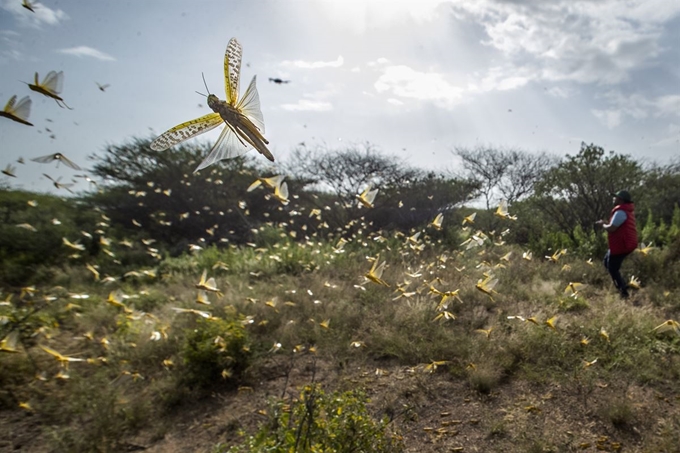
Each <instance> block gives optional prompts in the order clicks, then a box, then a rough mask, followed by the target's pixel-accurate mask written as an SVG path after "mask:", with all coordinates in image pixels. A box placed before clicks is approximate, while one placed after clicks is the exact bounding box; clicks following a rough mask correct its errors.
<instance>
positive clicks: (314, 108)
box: [281, 99, 333, 112]
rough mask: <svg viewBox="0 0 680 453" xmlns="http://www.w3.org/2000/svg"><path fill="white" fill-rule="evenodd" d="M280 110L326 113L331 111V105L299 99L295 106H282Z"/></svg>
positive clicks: (324, 102)
mask: <svg viewBox="0 0 680 453" xmlns="http://www.w3.org/2000/svg"><path fill="white" fill-rule="evenodd" d="M281 108H282V109H283V110H287V111H289V112H327V111H329V110H333V104H331V103H330V102H326V101H317V100H313V99H300V100H299V101H297V102H296V103H295V104H282V105H281Z"/></svg>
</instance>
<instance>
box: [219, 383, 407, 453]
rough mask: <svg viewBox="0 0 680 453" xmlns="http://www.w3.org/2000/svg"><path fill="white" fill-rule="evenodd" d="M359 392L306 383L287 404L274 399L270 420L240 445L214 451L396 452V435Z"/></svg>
mask: <svg viewBox="0 0 680 453" xmlns="http://www.w3.org/2000/svg"><path fill="white" fill-rule="evenodd" d="M367 403H368V399H367V398H366V395H364V393H363V392H361V391H357V390H355V391H348V392H344V393H339V392H335V393H333V394H331V395H326V394H325V393H324V391H323V390H322V389H321V388H319V387H318V386H306V387H305V388H304V389H303V390H302V392H301V394H300V398H299V400H297V401H295V402H294V403H293V404H288V403H287V402H286V401H278V402H276V403H274V404H273V405H272V407H271V408H270V410H269V415H270V419H269V421H268V422H267V423H265V424H263V425H262V426H260V429H259V431H258V432H257V434H255V435H254V436H250V437H248V438H247V439H246V440H245V441H244V442H243V443H242V444H241V445H237V446H233V447H231V448H228V449H227V447H226V446H224V445H217V446H216V447H215V450H214V451H215V452H216V453H220V452H228V453H241V452H248V453H257V452H280V453H284V452H285V453H288V452H292V451H294V452H340V451H348V452H349V451H356V452H372V453H381V452H385V453H390V452H395V453H396V452H402V451H404V447H403V445H402V443H401V441H400V439H399V437H398V436H395V435H391V434H390V433H389V432H388V423H389V422H388V421H387V420H386V419H383V420H380V421H376V420H375V419H374V418H373V417H371V415H370V414H369V412H368V409H367V407H366V404H367Z"/></svg>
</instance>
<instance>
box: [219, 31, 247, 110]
mask: <svg viewBox="0 0 680 453" xmlns="http://www.w3.org/2000/svg"><path fill="white" fill-rule="evenodd" d="M242 55H243V48H242V47H241V44H239V42H238V41H237V40H236V38H231V39H230V40H229V44H227V50H226V52H225V53H224V83H225V89H226V93H227V102H228V103H229V104H231V105H236V103H237V102H238V83H239V78H240V76H241V56H242Z"/></svg>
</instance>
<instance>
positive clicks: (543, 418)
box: [0, 360, 680, 453]
mask: <svg viewBox="0 0 680 453" xmlns="http://www.w3.org/2000/svg"><path fill="white" fill-rule="evenodd" d="M378 369H379V370H380V371H379V372H378V373H376V370H378ZM261 371H262V372H261V373H258V375H259V376H266V378H263V379H262V380H261V381H259V382H256V383H252V385H251V386H250V387H244V388H241V389H240V390H239V391H233V392H228V393H216V394H213V395H211V396H210V397H207V398H204V399H202V400H200V401H194V402H192V403H185V404H184V405H182V406H181V407H179V408H177V409H176V410H175V411H173V413H172V414H168V415H167V416H166V417H165V418H164V419H163V420H157V421H152V422H150V423H149V425H148V426H147V427H145V428H143V429H142V430H141V431H140V432H139V433H137V434H136V435H134V436H132V437H130V438H128V439H125V440H124V442H122V443H121V444H120V448H119V451H146V452H149V453H180V452H181V453H185V452H210V451H211V450H212V449H213V448H214V446H215V445H216V444H217V443H219V442H222V443H226V444H229V445H231V444H234V443H238V441H239V436H238V434H237V433H238V431H239V430H244V431H246V432H249V433H252V432H254V431H255V430H256V428H257V426H258V424H259V423H261V422H262V421H264V420H265V419H266V416H265V415H263V412H264V411H266V409H267V401H268V399H270V398H272V397H281V396H282V395H284V394H285V395H287V396H289V397H296V396H297V394H298V389H300V388H301V387H302V386H303V385H305V384H308V383H310V382H311V380H312V376H313V378H314V380H315V381H316V382H318V383H320V384H321V385H322V386H323V388H324V389H325V390H326V391H333V390H336V389H340V390H348V389H351V388H363V389H364V390H365V391H366V393H367V395H368V396H369V397H370V399H371V411H372V413H373V414H374V415H375V416H377V417H382V416H387V417H388V418H389V419H391V420H392V422H391V427H392V429H393V430H395V432H397V433H398V434H399V435H401V436H402V437H403V440H404V444H405V446H406V451H408V452H419V453H426V452H455V451H462V452H519V451H528V452H570V451H581V452H596V451H622V452H668V453H677V452H680V447H679V446H678V445H674V446H667V444H668V442H666V443H663V442H662V439H664V437H663V436H664V435H665V434H664V433H667V432H669V431H671V430H675V432H676V433H677V432H678V430H679V429H680V426H677V420H678V419H680V417H678V415H679V414H680V409H679V407H680V385H679V386H677V387H675V388H674V389H669V390H668V391H666V392H663V393H660V392H659V391H658V390H652V389H649V388H645V387H641V386H637V385H627V384H625V383H620V384H617V385H616V386H614V384H609V385H607V384H605V383H602V382H595V383H594V385H592V386H590V387H589V388H588V389H583V388H581V387H579V385H578V384H577V383H573V382H569V380H568V379H565V380H564V381H565V383H564V384H562V385H557V384H550V385H542V384H527V383H526V382H521V381H517V380H510V381H509V382H504V383H501V384H500V385H499V386H498V387H496V388H495V389H494V390H492V391H491V392H490V393H488V394H480V393H479V392H477V391H475V390H473V389H472V388H471V386H470V385H469V383H468V381H467V380H466V379H465V378H460V377H454V376H453V375H452V374H451V373H450V372H448V371H447V369H446V367H440V368H439V369H438V370H437V371H436V372H434V373H431V374H430V373H424V372H423V371H422V370H413V369H409V368H407V367H403V366H400V367H396V366H389V365H387V364H384V363H383V364H376V363H366V364H363V365H361V366H357V365H355V366H352V367H349V368H346V369H342V370H339V369H337V367H335V366H332V365H331V364H328V363H321V362H315V364H314V365H312V364H311V362H304V361H302V360H301V361H300V362H299V363H298V364H296V366H295V367H294V368H293V369H292V370H291V371H290V374H288V368H287V366H286V365H285V364H284V363H283V362H274V361H272V362H271V363H269V364H267V365H266V366H265V367H263V370H261ZM616 401H619V402H623V403H625V407H629V408H632V412H631V414H630V416H629V417H628V418H626V423H624V424H623V425H619V426H614V424H613V423H612V418H611V417H607V416H606V415H604V410H605V409H606V408H607V407H610V406H611V405H612V402H616ZM673 415H674V416H675V420H676V425H675V426H673V422H672V420H673V418H672V417H673ZM0 425H1V426H2V430H1V432H0V452H10V451H27V452H36V453H41V452H53V451H58V450H56V449H54V448H53V447H52V446H51V445H50V435H49V428H48V427H46V426H43V425H42V424H41V421H40V416H39V415H37V414H36V415H31V414H28V413H25V412H15V411H12V412H8V411H4V412H0ZM673 448H675V450H673Z"/></svg>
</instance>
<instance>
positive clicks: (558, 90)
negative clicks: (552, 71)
mask: <svg viewBox="0 0 680 453" xmlns="http://www.w3.org/2000/svg"><path fill="white" fill-rule="evenodd" d="M545 91H546V93H548V94H549V95H550V96H553V97H556V98H561V99H566V98H568V97H569V96H571V90H569V89H567V88H563V87H550V88H546V89H545Z"/></svg>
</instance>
